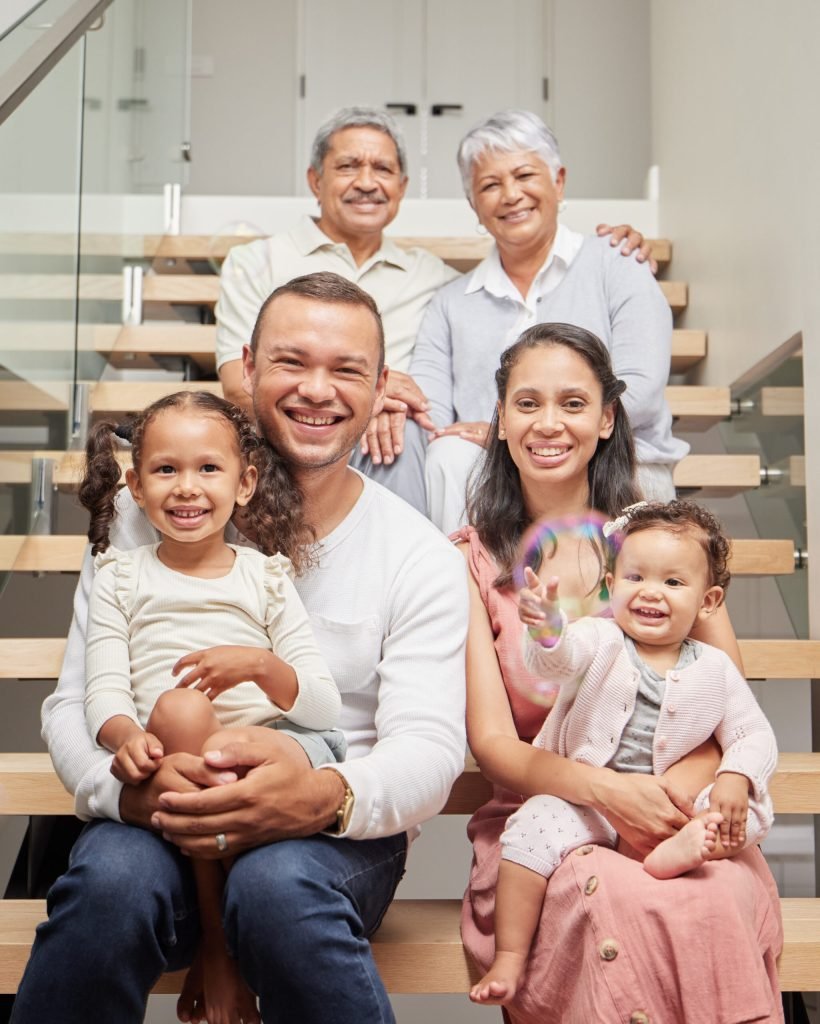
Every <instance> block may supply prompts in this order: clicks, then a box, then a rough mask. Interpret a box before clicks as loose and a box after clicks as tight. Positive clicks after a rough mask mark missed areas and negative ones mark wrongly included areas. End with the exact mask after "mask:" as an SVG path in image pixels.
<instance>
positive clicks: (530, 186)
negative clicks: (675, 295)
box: [410, 110, 688, 532]
mask: <svg viewBox="0 0 820 1024" xmlns="http://www.w3.org/2000/svg"><path fill="white" fill-rule="evenodd" d="M458 163H459V167H460V169H461V176H462V180H463V182H464V190H465V192H466V194H467V198H468V200H469V202H470V205H471V206H472V207H473V209H474V210H475V212H476V215H477V217H478V222H479V225H480V226H481V227H483V228H485V229H486V230H487V231H488V232H489V233H490V235H492V237H493V239H494V241H495V246H494V248H493V250H492V252H491V253H490V255H489V256H488V257H487V258H486V259H485V260H484V261H483V262H482V263H480V264H479V266H478V267H476V269H475V270H474V271H473V272H472V273H471V274H469V275H468V276H466V277H464V278H460V279H458V280H456V281H453V282H452V283H451V284H449V285H446V286H445V287H444V288H442V289H441V291H439V292H438V293H437V294H436V295H435V296H434V298H433V300H432V302H431V303H430V305H429V306H428V308H427V312H426V313H425V316H424V320H423V321H422V325H421V330H420V333H419V337H418V340H417V342H416V348H415V351H414V354H413V361H412V364H411V368H410V374H411V376H412V377H413V378H414V379H415V381H416V383H417V384H418V385H419V387H420V388H421V389H422V391H423V392H424V393H425V395H426V396H427V398H428V400H429V402H430V415H431V417H432V419H433V420H434V422H435V423H436V424H437V425H438V427H439V429H438V430H436V431H435V432H434V433H433V435H432V436H433V438H434V440H433V441H432V443H431V444H430V446H429V449H428V453H427V498H428V506H429V510H430V516H431V518H432V519H433V521H434V522H435V523H436V524H437V525H438V526H440V527H441V528H442V529H443V530H445V531H446V532H451V531H452V530H453V529H455V528H456V527H457V526H459V525H461V523H462V522H463V521H464V507H465V489H466V484H467V479H468V477H469V474H470V471H471V469H472V467H473V465H474V464H475V461H476V459H477V457H478V454H479V452H480V450H481V447H482V446H483V445H484V444H485V442H486V437H487V427H488V423H487V420H488V419H489V418H490V416H491V414H492V411H493V405H494V400H495V390H494V386H493V370H494V368H495V367H496V366H497V365H498V358H499V356H500V354H501V352H502V351H503V350H504V349H505V348H506V347H507V346H508V345H509V344H510V343H511V342H512V341H514V340H515V338H516V337H518V335H519V334H520V333H521V331H522V330H524V329H525V328H527V327H530V326H532V325H533V324H536V323H545V322H548V321H561V322H564V323H572V324H577V325H579V326H581V327H585V328H586V329H587V330H590V331H592V332H593V333H595V334H596V335H597V336H598V337H599V338H601V339H602V340H603V342H604V343H605V345H606V347H607V349H608V350H609V352H610V355H611V358H612V364H613V367H614V370H615V373H616V374H617V375H618V376H619V377H620V378H621V379H622V380H624V381H625V382H626V385H627V391H626V395H625V396H624V405H625V407H626V410H627V412H628V413H629V417H630V420H631V422H632V426H633V429H634V433H635V442H636V449H637V457H638V483H639V486H640V488H641V490H642V491H643V493H644V495H645V496H647V497H650V496H651V497H656V498H660V499H667V498H671V497H674V485H673V483H672V470H673V468H674V465H675V463H676V462H678V460H679V459H681V458H682V457H683V456H684V455H685V454H686V452H687V450H688V448H687V446H686V444H684V443H683V442H682V441H679V440H677V439H675V438H673V437H672V416H671V414H670V412H669V408H668V406H667V404H666V400H665V397H664V387H665V385H666V382H667V378H668V376H669V364H670V354H671V340H672V319H671V313H670V310H669V305H668V303H667V302H666V300H665V299H664V296H663V294H662V292H661V290H660V288H659V287H658V285H657V283H656V281H655V280H654V278H653V276H652V274H651V272H650V270H649V268H648V267H647V266H644V265H642V264H641V263H639V262H636V261H635V260H631V259H629V260H625V259H622V258H620V256H619V253H618V249H617V248H613V247H612V246H611V245H610V244H609V241H608V240H607V239H606V238H599V237H589V238H587V237H584V236H583V235H580V234H578V233H576V232H574V231H570V230H569V229H568V228H567V227H565V226H564V225H561V224H559V223H558V211H559V208H560V205H561V202H562V200H563V195H564V181H565V177H566V172H565V169H564V167H562V165H561V157H560V155H559V152H558V143H557V141H556V138H555V136H554V135H553V133H552V132H551V131H550V129H549V128H548V127H547V126H546V125H545V124H544V123H543V121H541V119H540V118H539V117H537V116H536V115H535V114H532V113H529V112H528V111H523V110H509V111H502V112H501V113H499V114H495V115H494V116H493V117H491V118H489V119H488V120H486V121H484V122H483V123H481V124H479V125H478V126H477V127H475V128H473V129H472V131H470V132H469V133H468V134H467V135H466V136H465V138H464V139H463V141H462V143H461V146H460V147H459V151H458ZM560 454H561V453H560V452H556V457H558V456H559V455H560Z"/></svg>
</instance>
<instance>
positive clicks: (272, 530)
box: [245, 440, 316, 575]
mask: <svg viewBox="0 0 820 1024" xmlns="http://www.w3.org/2000/svg"><path fill="white" fill-rule="evenodd" d="M251 462H252V463H253V465H254V466H256V472H257V473H258V480H257V484H256V490H255V491H254V495H253V497H252V498H251V500H250V502H249V504H248V507H247V509H246V510H245V512H246V516H247V520H248V525H249V526H250V527H251V528H252V531H253V535H254V536H255V537H256V543H257V545H258V546H259V550H260V551H262V552H264V553H265V554H266V555H270V554H273V553H274V552H276V551H281V552H282V554H283V555H287V557H288V558H289V559H290V560H291V562H292V563H293V568H294V571H295V572H296V574H297V575H299V574H300V573H303V572H304V571H305V570H306V569H308V568H309V567H310V566H311V564H312V561H313V559H312V556H311V547H312V546H313V544H314V543H315V541H316V534H315V532H314V530H313V528H312V527H311V526H310V525H309V524H308V523H306V522H305V518H304V502H303V498H302V492H301V490H300V489H299V485H298V484H297V483H296V481H295V480H294V479H293V477H292V475H291V472H290V469H289V468H288V467H287V465H286V464H285V462H284V461H283V459H282V457H281V456H280V455H278V454H277V453H276V452H275V451H273V449H272V448H271V447H270V446H269V445H268V444H266V443H265V442H264V441H261V440H259V441H258V444H257V447H256V450H255V451H254V453H253V455H252V457H251Z"/></svg>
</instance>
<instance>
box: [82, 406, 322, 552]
mask: <svg viewBox="0 0 820 1024" xmlns="http://www.w3.org/2000/svg"><path fill="white" fill-rule="evenodd" d="M188 408H190V410H191V412H192V414H193V415H196V414H197V413H199V414H201V415H206V416H221V417H223V418H224V419H225V420H227V421H228V423H229V424H230V425H231V427H233V429H234V431H235V432H236V443H237V446H238V448H239V454H240V457H241V458H242V460H243V462H244V463H245V464H246V465H253V466H255V467H256V471H257V474H258V478H257V483H256V490H255V491H254V494H253V497H252V498H251V500H250V502H249V503H248V505H247V507H246V508H245V509H244V510H243V512H244V518H245V522H246V523H247V525H248V528H249V530H251V531H252V532H253V536H254V539H255V541H256V543H257V545H258V547H259V550H260V551H262V552H263V553H264V554H266V555H272V554H274V553H275V552H277V551H281V552H282V554H284V555H287V557H288V558H289V559H290V560H291V561H292V562H293V565H294V568H295V570H296V571H297V572H299V571H303V570H304V569H305V568H307V566H308V565H309V564H310V547H311V545H312V544H313V542H314V540H315V534H314V531H313V530H312V528H311V527H310V526H309V525H307V524H306V523H305V520H304V510H303V500H302V492H301V491H300V489H299V487H298V485H297V483H296V481H295V480H294V479H293V478H292V476H291V473H290V470H289V469H288V467H287V466H286V465H285V463H284V462H283V460H282V459H281V457H280V456H279V455H277V453H276V452H275V451H273V449H272V448H271V447H270V445H268V444H267V443H266V442H265V441H264V440H262V438H260V437H259V436H258V435H257V434H256V432H255V431H254V429H253V427H252V426H251V423H250V420H249V419H248V418H247V416H246V415H245V414H244V413H243V412H242V410H241V409H239V408H238V407H237V406H235V405H233V404H232V403H231V402H226V401H225V399H224V398H219V397H218V396H217V395H213V394H211V393H210V392H209V391H177V392H175V393H174V394H172V395H167V396H166V397H165V398H161V399H159V401H157V402H154V403H153V404H152V405H149V406H148V408H147V409H145V410H144V412H142V413H140V414H139V415H138V416H137V417H135V418H134V419H133V420H130V421H129V422H128V423H127V424H123V425H122V426H118V425H117V424H115V423H111V422H109V421H103V422H100V423H96V424H95V425H94V426H93V427H92V428H91V432H90V433H89V436H88V441H87V443H86V448H85V450H86V466H85V474H84V476H83V480H82V483H81V484H80V491H79V497H80V501H81V502H82V504H83V505H84V506H85V508H87V509H88V511H89V513H90V515H91V521H90V523H89V527H88V539H89V540H90V541H91V544H92V548H91V550H92V552H93V554H95V555H96V554H97V552H99V551H105V550H106V548H107V547H108V544H109V539H108V534H109V531H110V528H111V523H112V522H113V520H114V517H115V515H116V506H115V498H116V496H117V490H118V488H119V481H120V475H121V472H122V468H121V466H120V464H119V462H118V461H117V452H118V451H119V446H118V444H117V440H116V438H117V436H120V437H123V438H126V439H128V440H130V441H131V460H132V462H133V465H134V470H135V471H136V472H137V473H139V471H140V466H141V462H142V447H143V438H144V437H145V429H146V427H147V426H148V424H149V423H151V421H152V420H154V419H156V417H157V416H158V415H159V414H160V413H161V412H163V411H164V410H165V409H188Z"/></svg>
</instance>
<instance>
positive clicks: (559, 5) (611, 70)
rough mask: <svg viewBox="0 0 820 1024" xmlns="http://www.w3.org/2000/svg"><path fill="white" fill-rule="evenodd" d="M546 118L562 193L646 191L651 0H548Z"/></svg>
mask: <svg viewBox="0 0 820 1024" xmlns="http://www.w3.org/2000/svg"><path fill="white" fill-rule="evenodd" d="M549 7H550V9H551V19H550V27H549V29H548V43H547V46H548V47H549V48H550V51H551V52H550V61H549V64H550V108H551V109H550V121H551V127H552V128H553V130H554V131H555V133H556V135H557V136H558V141H559V143H560V146H561V156H562V157H563V160H564V163H565V164H566V166H567V171H568V173H567V195H568V196H569V197H570V198H575V197H584V198H588V197H597V198H600V197H603V196H606V197H608V198H613V199H621V198H635V197H637V196H643V195H644V184H645V179H646V174H647V170H648V168H649V165H650V163H651V158H650V149H651V147H650V121H651V117H650V101H651V90H650V63H649V23H650V22H649V8H650V3H649V0H606V2H605V3H602V2H601V0H551V3H550V4H549Z"/></svg>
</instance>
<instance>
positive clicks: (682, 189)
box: [651, 0, 820, 637]
mask: <svg viewBox="0 0 820 1024" xmlns="http://www.w3.org/2000/svg"><path fill="white" fill-rule="evenodd" d="M818 39H820V5H818V4H816V3H815V2H814V0H788V2H786V3H780V4H772V3H769V2H767V0H723V2H722V3H720V4H715V3H712V2H710V0H689V2H688V3H686V4H678V3H675V2H674V0H655V2H654V3H653V4H652V7H651V52H652V104H653V120H652V129H653V147H654V153H653V157H654V161H655V162H656V163H658V164H659V166H660V190H661V201H660V208H659V225H660V230H661V232H662V233H663V234H664V235H667V236H668V237H670V238H673V239H674V243H675V259H674V274H675V277H679V278H682V279H684V280H687V281H689V284H690V299H689V308H688V311H687V314H686V322H687V323H688V324H689V325H691V326H693V327H705V328H706V329H708V331H709V357H708V360H707V362H706V365H705V368H704V371H703V374H702V377H703V381H704V382H706V383H716V384H719V383H729V382H732V381H733V380H735V379H737V378H738V377H739V376H740V375H741V374H742V373H743V372H745V371H746V370H747V369H748V368H749V367H751V366H752V365H754V364H755V363H756V362H757V361H758V360H759V359H761V358H762V357H763V356H764V355H766V354H767V353H768V352H770V351H771V350H772V349H773V348H774V347H776V346H777V345H778V344H780V343H781V342H784V341H785V340H786V339H787V338H789V337H791V336H792V335H793V334H794V333H795V332H796V331H799V330H802V331H803V342H804V343H803V352H804V376H805V383H806V388H807V392H806V393H807V395H809V396H811V395H812V393H813V391H814V390H815V389H816V384H817V382H818V381H820V288H818V281H820V255H818V226H820V198H818V182H820V134H818V132H817V129H816V104H817V97H818V96H820V62H818V61H817V56H816V44H817V40H818ZM812 385H814V388H813V386H812ZM805 427H806V436H807V437H809V438H817V437H820V406H819V405H818V403H817V402H813V401H811V400H809V401H808V402H807V403H806V423H805ZM807 474H808V479H807V498H808V502H809V517H808V518H809V548H810V549H813V550H814V551H820V514H819V513H818V508H820V479H818V477H820V461H819V460H818V459H817V455H816V452H815V453H814V454H811V452H810V457H809V459H808V464H807ZM818 561H820V560H818ZM818 569H820V566H818V565H817V564H815V566H814V570H811V569H810V573H811V577H810V578H811V579H812V582H813V585H812V586H811V588H810V589H811V591H813V592H814V594H816V595H818V596H820V576H818V575H817V570H818ZM819 606H820V600H816V601H815V602H814V606H813V607H812V609H811V616H812V635H813V636H815V637H817V636H820V607H819Z"/></svg>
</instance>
